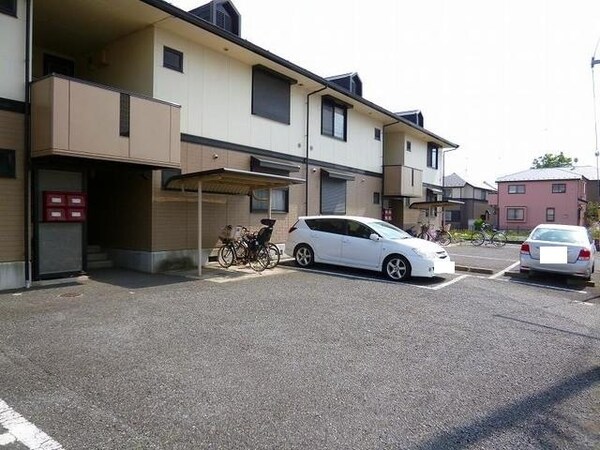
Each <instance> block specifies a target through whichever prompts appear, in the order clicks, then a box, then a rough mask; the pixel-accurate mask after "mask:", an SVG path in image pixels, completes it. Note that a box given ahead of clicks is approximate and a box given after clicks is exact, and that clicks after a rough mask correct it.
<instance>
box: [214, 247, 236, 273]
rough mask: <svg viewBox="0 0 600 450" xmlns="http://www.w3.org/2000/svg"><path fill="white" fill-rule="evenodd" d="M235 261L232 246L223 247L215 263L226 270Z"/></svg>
mask: <svg viewBox="0 0 600 450" xmlns="http://www.w3.org/2000/svg"><path fill="white" fill-rule="evenodd" d="M234 261H235V250H234V248H233V244H227V245H224V246H223V247H221V248H220V249H219V252H218V253H217V262H218V263H219V265H220V266H221V267H224V268H225V269H227V268H228V267H229V266H231V265H232V264H233V262H234Z"/></svg>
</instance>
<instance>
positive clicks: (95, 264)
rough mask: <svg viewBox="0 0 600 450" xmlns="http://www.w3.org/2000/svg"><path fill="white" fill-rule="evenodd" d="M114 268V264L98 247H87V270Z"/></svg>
mask: <svg viewBox="0 0 600 450" xmlns="http://www.w3.org/2000/svg"><path fill="white" fill-rule="evenodd" d="M111 267H114V263H113V261H112V260H111V259H109V258H108V254H107V253H106V252H105V251H103V249H102V247H100V246H99V245H88V246H87V268H88V270H94V269H110V268H111Z"/></svg>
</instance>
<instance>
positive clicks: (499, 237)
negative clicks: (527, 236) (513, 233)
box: [492, 231, 506, 247]
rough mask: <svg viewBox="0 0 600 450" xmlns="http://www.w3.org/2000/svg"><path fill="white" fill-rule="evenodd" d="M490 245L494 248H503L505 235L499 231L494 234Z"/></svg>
mask: <svg viewBox="0 0 600 450" xmlns="http://www.w3.org/2000/svg"><path fill="white" fill-rule="evenodd" d="M492 244H494V245H495V246H496V247H504V246H505V245H506V235H505V234H504V233H503V232H501V231H498V232H497V233H494V235H493V236H492Z"/></svg>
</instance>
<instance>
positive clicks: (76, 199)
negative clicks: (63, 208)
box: [66, 193, 87, 208]
mask: <svg viewBox="0 0 600 450" xmlns="http://www.w3.org/2000/svg"><path fill="white" fill-rule="evenodd" d="M66 196H67V206H68V207H71V208H73V207H76V208H83V207H85V206H87V205H86V203H87V202H86V195H85V194H83V193H81V194H67V195H66Z"/></svg>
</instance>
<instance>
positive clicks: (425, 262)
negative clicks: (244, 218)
mask: <svg viewBox="0 0 600 450" xmlns="http://www.w3.org/2000/svg"><path fill="white" fill-rule="evenodd" d="M285 252H286V253H287V254H288V255H290V256H293V257H294V259H295V260H296V264H297V265H298V266H300V267H308V266H310V265H312V264H313V263H315V262H317V263H327V264H335V265H340V266H348V267H356V268H359V269H368V270H375V271H381V272H383V274H384V275H385V276H387V277H388V278H389V279H391V280H395V281H402V280H406V279H408V278H410V277H411V276H414V277H429V278H430V277H433V276H436V275H440V274H444V273H454V262H452V261H451V260H450V257H449V256H448V253H447V252H446V250H444V248H442V247H441V246H440V245H438V244H436V243H434V242H430V241H426V240H424V239H418V238H415V237H412V236H411V235H410V234H408V233H406V232H405V231H402V230H401V229H399V228H397V227H395V226H394V225H391V224H389V223H387V222H384V221H382V220H379V219H372V218H368V217H356V216H306V217H300V218H299V219H298V221H297V222H296V223H295V224H294V226H292V227H291V228H290V230H289V233H288V239H287V243H286V245H285Z"/></svg>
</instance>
